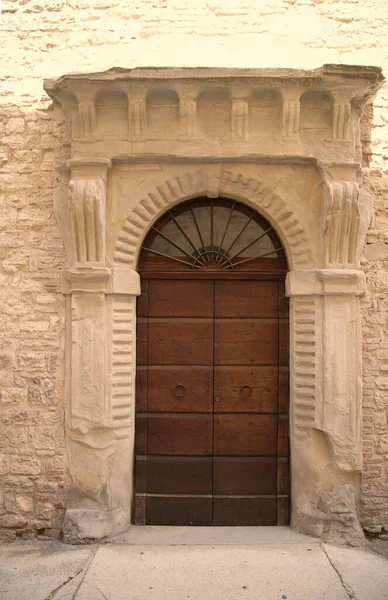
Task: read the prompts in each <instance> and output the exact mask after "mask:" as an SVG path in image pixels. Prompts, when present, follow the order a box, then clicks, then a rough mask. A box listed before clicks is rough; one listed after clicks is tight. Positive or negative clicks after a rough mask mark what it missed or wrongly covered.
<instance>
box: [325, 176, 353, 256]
mask: <svg viewBox="0 0 388 600" xmlns="http://www.w3.org/2000/svg"><path fill="white" fill-rule="evenodd" d="M358 196H359V189H358V184H357V183H356V182H355V181H343V180H342V181H341V180H340V181H330V182H328V206H327V218H326V231H325V242H326V263H327V264H328V265H333V266H335V265H350V264H355V263H356V252H357V242H358V236H359V229H360V212H359V206H358Z"/></svg>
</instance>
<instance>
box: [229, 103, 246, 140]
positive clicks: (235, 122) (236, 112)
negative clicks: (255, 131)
mask: <svg viewBox="0 0 388 600" xmlns="http://www.w3.org/2000/svg"><path fill="white" fill-rule="evenodd" d="M248 128H249V109H248V101H247V100H246V98H233V102H232V137H233V138H234V139H241V140H244V139H245V138H246V137H247V135H248Z"/></svg>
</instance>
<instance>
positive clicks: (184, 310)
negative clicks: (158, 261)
mask: <svg viewBox="0 0 388 600" xmlns="http://www.w3.org/2000/svg"><path fill="white" fill-rule="evenodd" d="M203 275H204V276H203V277H202V276H201V275H200V274H190V273H187V274H184V275H183V276H182V274H181V276H180V277H178V278H177V277H176V278H173V274H169V275H168V276H167V275H165V277H163V276H161V275H158V274H157V273H156V274H154V275H152V274H150V273H148V274H147V275H146V277H147V278H144V279H143V280H142V294H141V296H140V297H139V300H138V313H137V316H138V321H137V323H138V325H137V340H138V344H137V400H136V451H135V456H136V464H135V503H134V505H135V514H134V522H135V523H137V524H150V525H276V524H279V525H283V524H287V523H288V519H289V517H288V515H289V479H290V477H289V435H288V419H289V416H288V406H289V400H288V396H289V394H288V355H289V351H288V305H287V300H286V298H285V297H284V275H283V276H282V275H280V274H274V275H273V277H272V278H271V275H269V274H265V275H261V276H259V275H256V276H255V275H254V274H251V275H250V274H248V273H245V274H243V275H244V278H241V276H240V277H237V276H236V275H235V276H234V277H233V276H232V275H231V274H228V275H227V276H225V274H224V273H219V274H218V275H219V276H214V277H212V278H209V275H210V273H208V274H203ZM263 277H265V278H263Z"/></svg>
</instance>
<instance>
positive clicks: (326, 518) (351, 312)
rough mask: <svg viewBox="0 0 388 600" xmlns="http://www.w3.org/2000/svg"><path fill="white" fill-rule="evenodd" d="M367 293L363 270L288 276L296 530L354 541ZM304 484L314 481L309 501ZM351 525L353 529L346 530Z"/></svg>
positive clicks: (357, 530) (357, 529)
mask: <svg viewBox="0 0 388 600" xmlns="http://www.w3.org/2000/svg"><path fill="white" fill-rule="evenodd" d="M364 293H365V275H364V273H363V272H362V271H357V270H351V269H321V270H317V271H292V272H290V273H289V274H288V275H287V295H288V296H290V297H291V330H292V335H291V372H292V375H291V407H292V414H291V428H292V433H291V439H292V440H294V442H293V448H292V452H293V464H294V468H296V469H297V471H298V474H297V476H296V477H295V478H294V482H293V502H294V506H296V505H297V506H298V508H297V509H296V510H295V512H294V517H293V518H294V525H295V526H296V527H297V528H300V529H303V530H304V531H305V532H306V533H310V534H315V535H319V536H323V537H324V538H325V537H326V538H327V539H331V540H333V539H337V540H338V541H340V540H341V541H347V542H349V543H355V542H359V541H360V540H361V539H362V537H363V534H362V531H361V528H360V525H359V523H358V519H357V514H356V503H355V498H356V497H357V494H358V488H357V481H358V478H357V475H356V474H357V473H359V472H360V471H361V469H362V441H361V400H362V379H361V318H360V300H359V297H360V296H361V295H363V294H364ZM306 478H307V479H308V480H309V481H311V482H314V485H312V486H311V487H310V492H309V496H308V497H307V496H306V487H305V485H304V482H303V480H305V479H306ZM332 497H333V498H334V497H335V498H336V503H335V502H334V501H333V498H332ZM328 498H331V500H330V501H329V500H328ZM295 502H296V505H295ZM341 507H342V508H341ZM349 523H352V527H346V526H347V525H349Z"/></svg>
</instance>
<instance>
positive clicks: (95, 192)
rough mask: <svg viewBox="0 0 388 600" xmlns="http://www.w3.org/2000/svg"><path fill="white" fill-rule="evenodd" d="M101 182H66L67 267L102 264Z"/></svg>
mask: <svg viewBox="0 0 388 600" xmlns="http://www.w3.org/2000/svg"><path fill="white" fill-rule="evenodd" d="M105 195H106V190H105V181H103V180H101V179H100V180H98V179H97V180H96V179H77V180H73V179H72V180H70V183H69V212H70V227H71V264H72V265H78V264H81V265H85V264H89V265H103V264H104V262H105V204H106V198H105Z"/></svg>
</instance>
